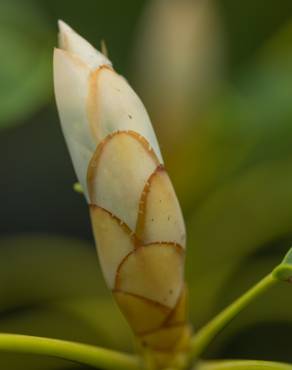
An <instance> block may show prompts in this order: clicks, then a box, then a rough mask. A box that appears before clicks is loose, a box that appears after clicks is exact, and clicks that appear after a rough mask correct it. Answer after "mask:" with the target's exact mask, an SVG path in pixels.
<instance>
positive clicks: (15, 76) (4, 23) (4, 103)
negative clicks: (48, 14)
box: [0, 0, 53, 128]
mask: <svg viewBox="0 0 292 370" xmlns="http://www.w3.org/2000/svg"><path fill="white" fill-rule="evenodd" d="M0 45H1V47H0V80H1V85H0V128H3V127H6V126H9V125H11V124H16V123H22V122H23V121H24V120H25V118H26V117H27V116H28V115H30V114H31V113H33V112H34V111H35V110H36V109H39V108H40V106H41V105H42V104H44V103H45V102H46V101H47V99H48V97H49V96H50V91H51V67H50V66H51V60H52V56H51V54H52V46H53V33H52V31H51V29H50V27H49V26H48V24H47V21H46V18H45V17H44V15H43V14H42V13H41V12H40V11H39V9H38V8H37V6H36V3H35V4H34V3H32V2H30V1H25V2H23V1H20V0H3V1H1V5H0Z"/></svg>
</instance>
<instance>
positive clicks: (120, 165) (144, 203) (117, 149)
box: [54, 22, 190, 368]
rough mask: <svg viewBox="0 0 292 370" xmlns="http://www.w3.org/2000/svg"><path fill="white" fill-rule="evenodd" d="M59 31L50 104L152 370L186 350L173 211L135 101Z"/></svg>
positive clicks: (180, 246)
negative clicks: (152, 360) (55, 108)
mask: <svg viewBox="0 0 292 370" xmlns="http://www.w3.org/2000/svg"><path fill="white" fill-rule="evenodd" d="M59 26H60V36H59V48H58V49H55V53H54V84H55V94H56V100H57V106H58V110H59V114H60V119H61V123H62V128H63V132H64V136H65V139H66V141H67V144H68V147H69V151H70V154H71V157H72V161H73V165H74V168H75V171H76V174H77V177H78V179H79V182H80V183H81V186H82V188H83V191H84V194H85V196H86V199H87V202H88V204H89V207H90V215H91V220H92V226H93V232H94V236H95V240H96V245H97V251H98V255H99V260H100V264H101V268H102V271H103V275H104V278H105V281H106V284H107V286H108V287H109V289H111V291H112V292H113V295H114V297H115V299H116V301H117V303H118V305H119V307H120V309H121V311H122V312H123V313H124V315H125V317H126V318H127V320H128V322H129V324H130V325H131V327H132V329H133V331H134V333H135V335H136V336H137V338H138V339H139V343H140V345H141V348H142V349H143V350H145V351H146V352H150V353H152V354H153V356H152V357H153V358H155V362H156V365H157V367H159V368H160V367H163V366H166V365H167V364H168V363H171V362H172V361H174V359H175V358H176V359H177V358H178V357H180V355H181V354H182V353H184V351H185V349H186V345H187V343H188V338H189V331H190V330H189V327H188V324H187V322H186V290H185V285H184V255H185V227H184V221H183V217H182V213H181V210H180V206H179V203H178V201H177V198H176V195H175V192H174V189H173V187H172V184H171V182H170V179H169V177H168V175H167V172H166V171H165V169H164V166H163V161H162V157H161V154H160V150H159V146H158V143H157V140H156V137H155V134H154V131H153V128H152V125H151V122H150V119H149V116H148V114H147V112H146V110H145V108H144V106H143V104H142V102H141V101H140V99H139V98H138V96H137V95H136V94H135V92H134V91H133V90H132V88H131V87H130V86H129V84H128V83H127V81H126V80H125V79H124V78H123V77H121V76H120V75H118V74H117V73H116V72H115V71H114V70H113V67H112V64H111V62H110V61H109V60H108V59H107V57H106V56H104V55H103V54H101V53H100V52H98V51H97V50H95V49H94V48H93V47H92V46H91V45H90V44H89V43H88V42H87V41H86V40H84V39H83V38H82V37H80V36H79V35H78V34H76V33H75V32H74V31H73V30H72V29H71V28H70V27H69V26H67V25H66V24H64V23H63V22H60V24H59Z"/></svg>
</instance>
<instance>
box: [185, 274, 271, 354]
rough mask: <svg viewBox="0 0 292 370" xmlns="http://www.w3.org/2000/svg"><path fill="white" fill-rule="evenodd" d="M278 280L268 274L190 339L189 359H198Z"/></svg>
mask: <svg viewBox="0 0 292 370" xmlns="http://www.w3.org/2000/svg"><path fill="white" fill-rule="evenodd" d="M277 281H278V280H277V279H276V278H275V277H274V276H273V275H272V274H269V275H267V276H266V277H265V278H263V279H262V280H261V281H260V282H259V283H257V284H256V285H255V286H253V287H252V288H251V289H249V290H248V291H247V292H246V293H244V294H243V295H242V296H241V297H240V298H238V299H237V300H236V301H235V302H233V303H232V304H231V305H230V306H228V307H227V308H225V309H224V310H223V311H222V312H220V313H219V314H218V315H217V316H215V318H214V319H212V320H211V321H210V322H209V323H208V324H207V325H206V326H204V327H203V328H202V329H201V330H199V332H198V333H197V334H196V335H195V336H194V337H193V338H192V341H191V357H194V358H198V357H199V356H200V354H201V353H202V352H203V350H204V349H205V348H206V346H207V345H208V344H209V343H210V342H211V341H212V340H213V338H214V337H215V336H216V335H217V334H218V333H219V332H220V331H221V330H222V329H223V328H224V327H225V326H226V325H227V324H228V323H229V322H230V321H231V320H232V319H233V318H234V317H235V316H237V315H238V314H239V313H240V312H241V311H242V310H243V309H244V308H245V307H246V306H247V305H248V304H249V303H250V302H251V301H253V300H254V299H255V298H257V297H258V296H259V295H260V294H262V293H263V292H265V291H266V290H267V289H268V288H270V287H271V286H272V285H274V284H275V283H276V282H277Z"/></svg>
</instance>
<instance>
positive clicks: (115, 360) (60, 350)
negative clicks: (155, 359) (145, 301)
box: [0, 334, 141, 370]
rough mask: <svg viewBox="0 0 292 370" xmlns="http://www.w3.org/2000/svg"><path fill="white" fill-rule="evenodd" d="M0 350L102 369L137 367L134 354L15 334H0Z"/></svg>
mask: <svg viewBox="0 0 292 370" xmlns="http://www.w3.org/2000/svg"><path fill="white" fill-rule="evenodd" d="M0 351H5V352H14V353H29V354H36V355H44V356H50V357H58V358H62V359H65V360H69V361H73V362H77V363H80V364H84V365H89V366H93V367H95V368H98V369H105V370H107V369H108V370H139V369H141V367H140V366H139V359H138V358H137V357H135V356H131V355H127V354H124V353H119V352H116V351H112V350H109V349H104V348H99V347H95V346H91V345H88V344H81V343H75V342H69V341H65V340H59V339H51V338H41V337H34V336H28V335H18V334H0Z"/></svg>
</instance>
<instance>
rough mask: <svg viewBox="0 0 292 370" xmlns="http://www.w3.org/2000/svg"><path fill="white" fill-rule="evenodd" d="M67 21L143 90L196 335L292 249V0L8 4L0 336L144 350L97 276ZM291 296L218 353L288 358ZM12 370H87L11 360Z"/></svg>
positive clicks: (2, 22)
mask: <svg viewBox="0 0 292 370" xmlns="http://www.w3.org/2000/svg"><path fill="white" fill-rule="evenodd" d="M57 19H63V20H64V21H65V22H67V23H69V24H70V25H71V26H72V27H73V28H75V29H76V30H77V31H78V32H80V34H81V35H83V36H84V37H86V38H87V39H88V40H89V41H90V42H91V43H93V44H94V45H95V46H97V47H99V45H100V41H101V40H102V39H104V40H105V41H106V44H107V48H108V50H109V56H110V58H111V59H112V61H113V63H114V66H115V68H116V69H117V71H118V72H119V73H121V74H123V75H124V76H126V77H127V79H128V80H129V81H130V83H131V84H132V85H133V86H134V87H135V89H136V90H137V91H138V93H139V95H140V96H141V98H142V100H143V101H144V102H145V105H146V107H147V109H148V111H149V114H150V116H151V118H152V120H153V125H154V127H155V129H156V132H157V135H158V138H159V141H160V143H161V148H162V152H163V154H164V157H165V162H166V167H167V169H168V171H169V173H170V175H171V178H172V180H173V182H174V184H175V187H176V189H177V193H178V197H179V199H180V201H181V204H182V208H183V212H184V214H185V218H186V223H187V228H188V256H187V273H186V274H187V280H188V283H189V287H190V295H191V300H190V301H191V302H190V303H191V307H190V316H191V320H192V323H193V325H194V330H196V328H198V327H200V326H201V325H202V324H204V323H205V322H206V321H207V320H208V319H210V318H211V317H212V316H213V315H214V314H215V313H216V312H218V311H219V310H220V309H221V308H223V307H224V306H225V305H226V304H228V303H229V302H231V301H232V300H233V299H234V298H235V297H237V296H239V295H240V294H241V293H242V292H243V291H244V290H245V289H247V288H248V287H249V286H250V285H251V284H253V283H255V282H256V281H257V280H258V279H260V278H261V277H262V276H264V275H265V274H266V273H268V272H269V271H270V269H271V268H272V267H273V266H274V265H275V264H277V263H278V262H279V261H280V260H281V258H282V256H283V254H284V253H285V252H286V250H287V249H288V248H289V247H290V246H291V245H292V2H291V0H281V1H276V0H245V1H234V0H218V1H216V0H214V1H211V0H151V1H142V0H135V1H134V0H123V1H113V0H107V1H105V0H95V1H90V0H83V1H82V2H78V1H72V0H71V1H69V0H63V1H56V0H50V1H48V0H35V1H33V0H31V1H30V0H0V169H1V170H0V171H1V172H0V173H1V175H0V197H1V202H0V204H1V207H0V209H1V219H0V221H1V222H0V230H1V235H0V332H16V333H25V334H35V335H43V336H52V337H57V338H65V339H73V340H78V341H83V342H87V343H93V344H98V345H104V346H108V347H111V348H118V349H125V350H131V349H132V336H131V333H130V331H129V329H128V326H127V324H126V322H125V321H124V319H123V317H122V316H121V314H120V313H119V312H118V310H117V308H116V306H115V305H114V303H113V301H112V300H111V297H110V295H109V293H108V292H107V290H106V289H105V286H104V282H103V280H102V277H101V275H100V271H99V267H98V261H97V257H96V253H95V248H94V244H93V238H92V234H91V230H90V221H89V217H88V209H87V205H86V203H85V200H84V199H83V197H82V196H81V195H79V194H76V193H75V192H74V191H73V189H72V185H73V183H74V182H75V181H76V178H75V175H74V173H73V169H72V165H71V162H70V158H69V155H68V152H67V149H66V146H65V143H64V139H63V136H62V132H61V129H60V125H59V120H58V115H57V110H56V106H55V102H54V97H53V86H52V49H53V47H54V46H56V43H57V26H56V22H57ZM291 335H292V287H291V286H289V285H288V284H287V286H279V287H275V288H274V289H273V290H271V291H270V292H268V293H266V294H265V295H264V296H263V297H261V298H259V299H258V300H257V301H256V302H254V303H253V304H252V305H251V306H250V307H249V308H248V309H247V310H246V311H244V312H243V313H242V314H241V315H240V316H239V317H238V318H236V319H235V320H234V322H233V323H232V324H231V325H230V326H229V327H228V329H227V330H226V331H225V332H224V333H222V334H221V335H220V337H218V338H217V339H216V341H215V342H214V343H213V345H212V346H211V347H210V349H209V350H208V351H207V353H206V357H208V358H217V357H222V358H251V359H265V360H278V361H288V362H292V352H291V345H290V338H291ZM0 368H1V369H2V368H5V369H7V370H20V369H22V370H23V369H25V370H34V369H40V368H41V369H43V370H49V369H67V370H69V369H73V368H74V369H85V368H84V367H82V366H79V365H73V364H70V363H69V362H65V361H64V362H62V361H59V360H58V361H57V360H52V359H44V358H38V357H36V356H24V355H23V356H18V355H17V356H14V355H11V354H10V355H8V354H2V353H1V354H0Z"/></svg>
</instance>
